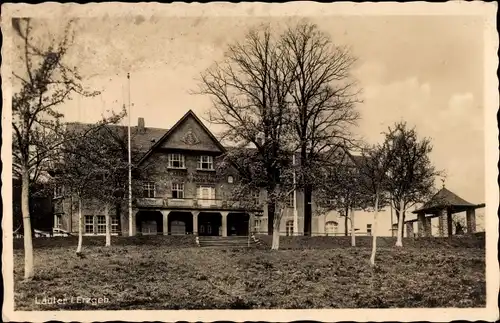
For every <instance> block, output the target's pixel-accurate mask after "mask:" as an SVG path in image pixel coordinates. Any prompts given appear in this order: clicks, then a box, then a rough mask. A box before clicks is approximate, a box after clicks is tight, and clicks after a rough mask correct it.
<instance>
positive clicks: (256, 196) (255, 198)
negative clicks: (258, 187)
mask: <svg viewBox="0 0 500 323" xmlns="http://www.w3.org/2000/svg"><path fill="white" fill-rule="evenodd" d="M252 199H253V202H254V203H255V204H257V205H258V204H260V192H259V191H255V192H253V194H252Z"/></svg>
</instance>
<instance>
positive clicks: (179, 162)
mask: <svg viewBox="0 0 500 323" xmlns="http://www.w3.org/2000/svg"><path fill="white" fill-rule="evenodd" d="M168 167H169V168H185V163H184V155H181V154H168Z"/></svg>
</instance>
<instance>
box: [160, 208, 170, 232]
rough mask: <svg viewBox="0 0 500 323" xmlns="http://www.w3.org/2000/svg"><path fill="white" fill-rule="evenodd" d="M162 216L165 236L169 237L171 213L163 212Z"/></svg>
mask: <svg viewBox="0 0 500 323" xmlns="http://www.w3.org/2000/svg"><path fill="white" fill-rule="evenodd" d="M161 214H162V215H163V235H168V234H169V232H168V215H169V214H170V211H167V210H162V211H161Z"/></svg>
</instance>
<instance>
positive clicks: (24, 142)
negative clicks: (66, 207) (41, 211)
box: [12, 18, 98, 280]
mask: <svg viewBox="0 0 500 323" xmlns="http://www.w3.org/2000/svg"><path fill="white" fill-rule="evenodd" d="M12 26H13V28H14V31H15V32H16V35H17V36H19V38H18V39H20V40H21V42H20V43H21V44H20V45H19V46H18V50H19V53H20V55H19V58H20V59H21V61H22V62H23V65H24V67H23V70H16V69H14V71H13V77H14V81H15V82H17V83H19V86H18V88H19V90H18V91H17V92H16V93H15V94H14V95H13V98H12V113H13V115H12V128H13V147H12V148H13V149H12V153H13V172H14V176H16V177H18V178H20V179H21V180H22V198H21V203H22V214H23V227H24V248H25V254H24V257H25V264H24V267H25V268H24V278H25V279H26V280H30V279H32V278H33V276H34V264H33V242H32V233H31V221H30V212H29V196H30V183H33V182H34V181H36V180H37V179H38V177H39V176H41V174H42V173H44V172H46V171H47V167H46V165H47V164H48V163H50V162H51V161H52V160H53V159H57V156H58V154H59V153H60V152H59V147H60V146H61V145H62V144H63V143H64V142H65V141H66V139H67V138H64V136H62V128H63V127H61V122H60V120H61V119H62V117H63V114H62V113H61V112H60V111H59V110H58V109H57V108H58V107H60V106H61V104H62V103H64V102H66V101H67V100H70V99H71V97H72V95H74V94H77V95H83V96H87V97H88V96H95V95H97V94H98V93H97V92H92V91H87V90H85V89H84V87H83V85H82V84H81V80H82V79H81V77H80V75H79V74H78V72H77V70H76V69H75V68H73V67H70V66H68V65H66V64H65V63H64V58H65V56H66V54H67V51H68V48H69V47H70V45H71V41H72V35H71V32H70V31H69V26H68V27H67V28H66V31H65V35H64V37H63V39H62V40H61V41H60V42H58V43H52V44H51V45H50V46H48V47H47V48H41V47H38V46H37V45H36V44H35V43H34V40H33V37H32V36H31V32H32V21H31V20H30V19H29V18H14V19H12Z"/></svg>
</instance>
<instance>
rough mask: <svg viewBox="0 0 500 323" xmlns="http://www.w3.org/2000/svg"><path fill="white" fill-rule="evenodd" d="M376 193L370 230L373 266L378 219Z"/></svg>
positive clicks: (371, 261)
mask: <svg viewBox="0 0 500 323" xmlns="http://www.w3.org/2000/svg"><path fill="white" fill-rule="evenodd" d="M378 198H379V197H378V193H377V194H376V196H375V214H374V215H373V228H372V236H373V239H372V255H371V257H370V264H371V265H372V266H375V255H376V253H377V234H378V232H377V231H378V230H377V217H378Z"/></svg>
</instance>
